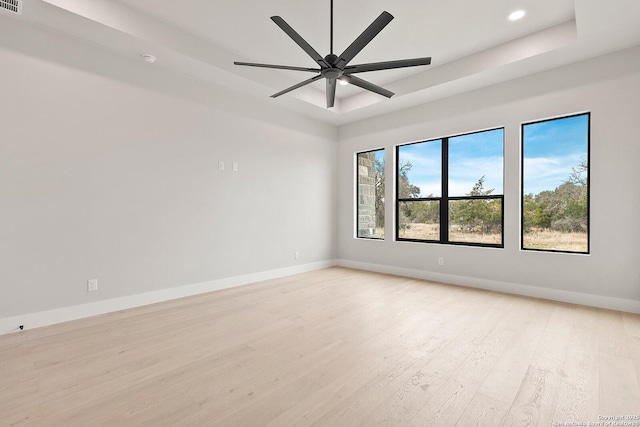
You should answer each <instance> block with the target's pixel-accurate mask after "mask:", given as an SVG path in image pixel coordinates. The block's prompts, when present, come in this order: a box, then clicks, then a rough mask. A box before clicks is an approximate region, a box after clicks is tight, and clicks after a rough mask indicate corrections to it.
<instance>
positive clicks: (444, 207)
mask: <svg viewBox="0 0 640 427" xmlns="http://www.w3.org/2000/svg"><path fill="white" fill-rule="evenodd" d="M440 178H441V179H440V181H441V182H442V188H441V190H440V194H441V196H442V197H441V199H440V242H441V243H449V138H442V173H441V176H440Z"/></svg>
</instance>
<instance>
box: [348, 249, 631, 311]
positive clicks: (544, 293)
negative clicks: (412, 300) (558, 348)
mask: <svg viewBox="0 0 640 427" xmlns="http://www.w3.org/2000/svg"><path fill="white" fill-rule="evenodd" d="M337 265H339V266H341V267H347V268H355V269H358V270H367V271H374V272H377V273H386V274H393V275H396V276H405V277H413V278H416V279H425V280H432V281H435V282H443V283H450V284H453V285H461V286H468V287H471V288H479V289H486V290H490V291H497V292H504V293H508V294H516V295H523V296H528V297H534V298H543V299H549V300H553V301H561V302H568V303H572V304H580V305H587V306H590V307H598V308H606V309H610V310H618V311H624V312H628V313H640V301H637V300H629V299H624V298H613V297H607V296H602V295H593V294H584V293H580V292H572V291H563V290H560V289H551V288H541V287H537V286H529V285H521V284H517V283H508V282H500V281H496V280H486V279H477V278H474V277H466V276H456V275H452V274H442V273H435V272H431V271H423V270H415V269H409V268H401V267H394V266H390V265H382V264H370V263H365V262H357V261H349V260H337Z"/></svg>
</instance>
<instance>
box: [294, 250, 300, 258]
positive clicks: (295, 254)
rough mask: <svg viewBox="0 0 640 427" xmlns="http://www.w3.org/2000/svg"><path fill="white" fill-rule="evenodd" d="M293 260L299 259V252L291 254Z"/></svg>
mask: <svg viewBox="0 0 640 427" xmlns="http://www.w3.org/2000/svg"><path fill="white" fill-rule="evenodd" d="M293 259H300V252H298V251H294V252H293Z"/></svg>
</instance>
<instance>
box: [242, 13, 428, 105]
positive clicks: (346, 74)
mask: <svg viewBox="0 0 640 427" xmlns="http://www.w3.org/2000/svg"><path fill="white" fill-rule="evenodd" d="M392 19H393V15H391V14H390V13H389V12H386V11H385V12H382V13H381V14H380V16H378V17H377V18H376V19H375V21H373V23H371V25H369V26H368V27H367V29H366V30H364V32H363V33H362V34H360V35H359V36H358V38H356V39H355V41H354V42H353V43H351V45H350V46H349V47H348V48H347V49H345V51H344V52H342V55H340V56H336V55H335V54H334V53H333V0H331V28H330V50H331V53H329V54H328V55H327V56H325V57H324V58H323V57H322V56H320V54H319V53H318V52H316V50H315V49H314V48H313V47H311V45H310V44H309V43H307V42H306V40H305V39H303V38H302V37H301V36H300V34H298V33H297V32H296V31H295V30H294V29H293V28H291V26H290V25H289V24H287V23H286V22H285V20H284V19H282V18H281V17H279V16H272V17H271V20H272V21H273V22H275V23H276V25H277V26H278V27H280V28H281V29H282V31H284V32H285V33H287V35H288V36H289V37H291V38H292V39H293V41H294V42H296V44H297V45H298V46H300V47H301V48H302V50H304V51H305V52H306V53H307V55H309V56H310V57H311V58H313V60H314V61H316V62H317V64H318V65H319V66H320V68H304V67H291V66H288V65H273V64H256V63H252V62H238V61H236V62H234V64H235V65H244V66H249V67H262V68H277V69H281V70H293V71H306V72H311V73H319V74H318V75H316V76H314V77H311V78H310V79H307V80H305V81H303V82H300V83H298V84H296V85H293V86H291V87H289V88H287V89H285V90H283V91H280V92H278V93H276V94H273V95H271V98H276V97H278V96H280V95H284V94H285V93H288V92H291V91H292V90H294V89H298V88H300V87H302V86H305V85H308V84H309V83H312V82H315V81H316V80H320V79H321V78H323V77H324V78H325V79H326V81H327V83H326V84H327V108H331V107H333V105H334V102H335V97H336V81H337V80H341V81H346V82H347V83H350V84H353V85H355V86H358V87H361V88H362V89H366V90H369V91H371V92H375V93H377V94H379V95H382V96H386V97H387V98H391V97H392V96H393V95H394V93H393V92H391V91H389V90H387V89H385V88H382V87H380V86H377V85H375V84H373V83H369V82H368V81H366V80H362V79H361V78H359V77H356V76H354V75H353V74H356V73H364V72H367V71H378V70H390V69H394V68H405V67H416V66H420V65H429V64H430V63H431V58H430V57H425V58H414V59H401V60H397V61H384V62H373V63H369V64H359V65H348V64H349V62H351V60H352V59H353V58H354V57H355V56H356V55H357V54H358V53H359V52H360V51H361V50H362V49H363V48H364V47H365V46H366V45H367V44H369V42H370V41H371V40H373V38H374V37H375V36H376V35H377V34H378V33H379V32H380V31H382V29H383V28H384V27H386V26H387V24H389V22H391V20H392Z"/></svg>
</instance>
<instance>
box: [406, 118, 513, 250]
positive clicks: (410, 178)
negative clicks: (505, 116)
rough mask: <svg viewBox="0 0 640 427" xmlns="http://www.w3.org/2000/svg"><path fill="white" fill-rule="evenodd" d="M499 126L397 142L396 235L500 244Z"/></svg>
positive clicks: (501, 151)
mask: <svg viewBox="0 0 640 427" xmlns="http://www.w3.org/2000/svg"><path fill="white" fill-rule="evenodd" d="M503 158H504V129H502V128H500V129H492V130H487V131H481V132H475V133H469V134H465V135H459V136H453V137H447V138H441V139H435V140H430V141H423V142H417V143H412V144H406V145H400V146H398V147H396V162H397V164H396V171H397V179H396V194H397V206H396V233H397V234H396V238H397V240H408V241H417V242H434V243H449V244H465V245H478V246H492V247H503V231H502V228H503V217H504V215H503V212H504V208H503V199H504V196H503V188H502V181H503Z"/></svg>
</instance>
